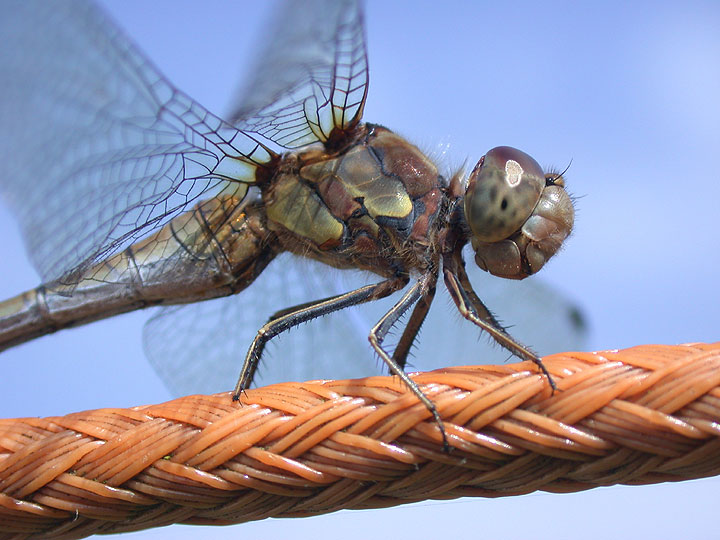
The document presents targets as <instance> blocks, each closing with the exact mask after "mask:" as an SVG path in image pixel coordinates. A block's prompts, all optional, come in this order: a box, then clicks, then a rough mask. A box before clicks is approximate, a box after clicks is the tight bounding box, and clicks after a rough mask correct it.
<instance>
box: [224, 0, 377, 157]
mask: <svg viewBox="0 0 720 540" xmlns="http://www.w3.org/2000/svg"><path fill="white" fill-rule="evenodd" d="M268 28H270V29H271V32H272V34H271V35H272V37H271V38H269V39H266V40H265V49H264V50H262V49H261V54H259V55H258V57H257V61H256V65H255V70H254V72H253V75H252V76H251V77H249V78H247V79H246V81H245V84H244V85H243V86H242V89H241V91H240V92H239V94H238V98H237V100H236V104H235V105H234V106H233V107H232V108H231V112H230V116H229V118H230V121H231V122H233V123H234V124H235V125H236V126H237V127H238V128H239V129H242V130H244V131H252V132H255V133H259V134H260V135H263V136H264V137H266V138H268V139H270V140H272V141H274V142H275V143H277V144H279V145H281V146H283V147H285V148H297V147H300V146H304V145H307V144H310V143H314V142H322V143H328V142H330V144H333V143H334V142H337V139H342V136H343V134H344V133H345V132H346V130H348V129H351V128H352V127H353V126H354V125H355V124H357V123H358V122H359V121H360V118H361V116H362V112H363V108H364V106H365V98H366V96H367V88H368V61H367V48H366V44H365V23H364V20H363V13H362V7H361V5H360V3H359V2H357V1H355V0H334V1H327V0H291V1H289V2H286V3H285V4H284V5H283V6H282V9H280V10H278V12H277V14H276V17H275V19H274V20H273V21H272V24H271V25H269V26H268ZM268 34H270V32H268ZM331 135H332V138H333V139H334V140H333V141H329V139H330V137H331Z"/></svg>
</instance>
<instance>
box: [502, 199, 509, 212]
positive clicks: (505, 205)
mask: <svg viewBox="0 0 720 540" xmlns="http://www.w3.org/2000/svg"><path fill="white" fill-rule="evenodd" d="M507 207H508V201H507V198H506V197H503V200H502V202H501V203H500V209H501V210H505V209H506V208H507Z"/></svg>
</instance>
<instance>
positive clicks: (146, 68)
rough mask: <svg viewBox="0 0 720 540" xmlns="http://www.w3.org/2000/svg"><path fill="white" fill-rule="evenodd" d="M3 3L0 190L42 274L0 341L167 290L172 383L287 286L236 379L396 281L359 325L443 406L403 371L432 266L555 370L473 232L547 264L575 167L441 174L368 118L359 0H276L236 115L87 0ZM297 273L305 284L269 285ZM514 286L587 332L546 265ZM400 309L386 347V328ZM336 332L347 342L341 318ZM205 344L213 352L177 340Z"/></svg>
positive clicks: (163, 328) (459, 300) (504, 164)
mask: <svg viewBox="0 0 720 540" xmlns="http://www.w3.org/2000/svg"><path fill="white" fill-rule="evenodd" d="M5 11H6V12H7V13H6V14H5V15H4V17H3V20H2V21H0V39H2V41H3V42H4V46H3V47H2V52H0V71H1V72H2V73H3V74H4V76H3V79H4V81H5V82H4V88H3V89H2V92H3V100H2V104H1V105H0V113H1V114H2V116H0V121H1V122H2V126H3V135H0V152H1V153H2V157H3V159H2V163H0V174H1V176H0V192H1V193H2V196H3V198H4V200H5V202H6V203H7V204H8V206H9V207H10V209H11V210H12V211H13V213H14V215H15V217H16V219H17V220H18V222H19V224H20V228H21V231H22V234H23V238H24V241H25V244H26V246H27V250H28V253H29V255H30V257H31V260H32V262H33V264H34V266H35V268H36V269H37V270H38V271H39V273H40V275H41V277H42V280H43V285H41V286H39V287H37V288H35V289H33V290H31V291H27V292H25V293H22V294H20V295H18V296H16V297H14V298H11V299H9V300H6V301H5V302H3V303H0V350H1V349H6V348H8V347H11V346H14V345H18V344H20V343H23V342H25V341H28V340H30V339H33V338H36V337H39V336H42V335H45V334H49V333H52V332H55V331H58V330H60V329H63V328H68V327H73V326H77V325H81V324H85V323H89V322H92V321H95V320H98V319H102V318H106V317H110V316H114V315H117V314H120V313H125V312H129V311H134V310H138V309H143V308H147V307H151V306H162V308H161V311H160V313H159V314H158V315H156V316H154V317H153V318H152V319H151V320H150V322H149V323H148V325H147V327H146V331H145V342H146V349H147V351H148V355H149V356H150V358H151V361H152V362H153V364H154V366H155V367H156V369H157V370H158V372H159V373H160V374H161V376H162V377H163V378H164V379H166V380H167V381H168V384H169V385H170V386H171V387H175V388H176V389H180V390H181V391H182V390H184V389H185V387H187V386H188V384H192V383H195V384H197V381H198V379H202V378H204V377H206V376H207V378H211V377H210V376H209V375H208V373H209V372H210V371H212V370H213V369H214V368H213V367H212V366H213V363H214V362H215V361H218V362H219V363H225V364H228V363H229V362H228V359H229V360H230V361H231V362H230V363H232V361H235V362H237V360H238V359H239V356H238V353H237V351H236V350H234V349H235V348H236V345H235V343H234V340H233V339H232V338H231V339H220V338H219V336H220V335H221V334H222V335H225V336H226V335H227V334H228V333H230V334H238V335H239V334H241V333H242V332H236V331H235V329H236V327H237V326H238V322H239V321H241V320H244V319H243V317H244V315H245V314H247V313H253V314H256V313H258V312H260V311H261V310H260V309H259V305H260V304H261V303H263V302H264V304H263V305H265V304H267V305H270V306H273V305H274V307H272V309H273V310H277V309H278V308H283V309H281V310H280V311H276V312H275V313H274V314H272V315H271V316H270V318H269V320H268V322H266V323H265V324H263V325H261V326H259V325H257V326H249V325H248V324H241V325H239V326H242V328H243V329H244V331H245V330H247V328H252V332H253V334H254V339H253V340H252V342H251V344H250V348H249V350H248V351H247V353H246V355H245V360H244V362H243V365H242V368H241V370H240V377H239V378H238V379H237V383H236V385H235V388H234V391H233V397H234V398H236V399H237V398H238V397H239V396H240V394H241V392H242V391H243V390H244V389H246V388H247V387H248V386H250V385H251V384H252V383H253V381H254V380H256V379H257V377H256V374H257V369H258V365H259V363H260V360H261V358H262V357H263V353H264V351H265V348H266V345H267V344H268V342H269V341H270V340H271V339H273V338H274V337H276V336H278V335H280V334H283V333H286V332H287V331H288V330H289V329H290V328H293V327H296V326H298V325H301V324H302V323H304V322H309V321H311V320H313V319H316V318H321V317H324V316H326V315H330V314H331V313H334V312H339V311H342V312H344V313H348V312H350V313H354V312H353V311H352V310H349V308H353V307H356V306H360V305H365V304H371V303H376V304H379V303H380V302H381V300H382V299H384V298H389V297H391V296H393V295H395V296H397V294H400V293H401V292H402V291H404V292H403V293H402V294H401V296H400V298H399V299H398V300H397V301H395V303H394V304H393V305H392V306H390V307H389V308H387V309H384V311H383V313H382V314H381V315H380V316H378V317H377V319H376V321H375V323H374V325H366V326H365V332H368V331H369V341H370V347H371V349H372V350H373V351H374V352H375V354H376V355H377V356H378V357H379V358H380V359H381V360H382V361H383V362H384V363H385V364H386V365H387V367H388V368H389V370H390V372H391V373H393V374H395V375H397V376H398V377H400V378H401V379H402V380H403V381H404V382H405V384H407V385H408V387H409V388H410V389H411V390H412V391H413V392H414V393H415V394H416V395H417V397H418V399H420V401H422V402H423V403H424V404H425V406H426V407H427V408H428V409H429V410H430V411H431V413H432V414H433V415H434V416H435V418H436V420H438V423H439V425H440V426H442V425H441V424H440V422H439V416H438V414H437V411H436V410H435V406H434V404H433V403H432V402H431V400H429V399H428V398H427V397H426V396H425V394H424V393H423V392H422V391H421V389H420V388H419V387H418V386H417V384H416V383H415V382H414V381H413V380H412V379H411V378H410V377H409V376H408V375H407V374H406V372H405V367H406V365H407V362H408V358H409V356H410V354H411V350H412V347H413V346H414V344H415V341H416V337H417V335H418V333H419V331H420V328H421V327H422V326H423V324H424V323H425V321H426V319H427V317H428V313H429V311H430V306H431V304H432V303H433V299H434V296H435V292H436V285H437V282H438V281H439V280H440V278H441V277H442V281H443V282H444V285H445V288H446V289H447V291H448V293H449V296H450V298H451V299H452V301H453V303H454V304H455V306H456V307H457V309H458V312H459V313H460V315H461V316H462V317H463V318H465V319H467V320H468V321H469V322H470V323H472V324H473V325H475V327H479V328H480V329H482V330H483V331H485V332H486V333H487V334H488V335H489V336H491V337H492V339H493V340H495V341H496V342H497V343H498V344H499V345H500V346H501V347H503V348H504V349H506V350H508V351H509V352H510V353H512V354H514V355H516V356H517V357H519V358H521V359H523V360H530V361H532V362H534V363H535V364H536V365H537V366H538V368H539V370H540V371H541V372H542V373H543V374H544V375H545V376H546V377H547V380H548V381H549V383H550V384H551V385H552V384H553V382H552V377H551V376H550V374H549V373H548V372H547V370H546V369H545V367H544V365H543V364H542V361H541V359H540V357H539V356H538V355H537V354H535V353H534V352H533V351H532V350H531V349H529V348H528V347H526V346H524V345H522V344H521V343H520V342H519V341H518V340H516V339H515V338H514V337H513V336H511V335H510V333H509V332H508V331H507V330H506V329H505V328H504V327H503V326H502V325H501V324H500V323H499V322H498V320H497V319H496V318H495V316H494V315H493V314H492V313H491V312H490V310H489V309H488V308H487V307H486V306H485V304H484V303H483V302H482V300H481V299H480V296H479V295H478V294H477V293H476V292H475V290H474V289H473V286H472V284H471V283H472V281H475V277H473V278H472V280H471V278H470V277H469V273H468V270H467V269H466V266H465V255H464V253H465V252H468V249H471V250H472V256H473V258H474V261H475V263H476V265H477V267H478V268H480V269H482V270H484V271H486V272H488V273H489V274H492V275H494V276H497V277H500V278H505V279H506V280H522V279H524V278H526V277H528V276H531V275H533V274H535V273H537V272H538V271H539V270H540V269H541V268H542V267H543V266H544V265H545V264H546V262H547V261H548V260H549V259H550V258H551V257H552V256H553V255H554V254H555V253H556V252H557V251H558V250H559V249H560V248H561V246H562V245H563V242H564V241H565V239H566V238H567V237H568V236H569V235H570V233H571V231H572V227H573V221H574V207H573V201H572V198H571V197H570V196H569V195H568V193H567V192H566V190H565V179H564V177H563V174H560V173H556V172H552V171H548V172H545V171H543V169H542V168H541V167H540V165H539V164H538V163H537V161H535V160H534V159H533V158H532V157H531V156H529V155H528V154H526V153H524V152H522V151H520V150H518V149H515V148H511V147H507V146H500V147H496V148H493V149H491V150H489V151H488V152H487V153H486V154H485V155H484V156H483V157H482V158H480V160H479V161H478V163H477V165H475V167H474V168H473V169H472V170H471V171H470V173H469V174H465V173H464V172H463V171H462V170H460V171H456V172H454V173H451V174H443V173H442V172H441V171H439V170H438V167H437V166H436V165H435V164H434V163H433V162H432V161H431V160H430V159H429V158H428V157H427V156H426V155H425V154H423V153H422V152H421V151H420V150H419V149H418V148H417V147H416V146H414V145H413V144H411V143H410V142H408V141H407V140H405V139H404V138H402V137H400V136H399V135H397V134H395V133H394V132H392V131H391V130H390V129H388V128H386V127H384V126H382V125H379V124H371V123H363V121H362V115H363V111H364V108H365V103H366V99H367V97H368V83H369V66H368V57H367V46H366V41H365V25H364V16H363V7H362V4H361V3H360V2H356V1H352V0H343V1H324V0H313V1H310V2H306V1H303V2H300V1H290V2H287V3H286V4H285V5H283V6H282V9H281V10H279V12H278V13H279V14H278V16H277V17H276V20H275V21H274V23H273V24H272V25H271V28H273V29H274V30H273V32H274V33H273V37H272V38H271V39H268V41H267V43H266V45H265V49H264V51H263V52H262V54H261V55H260V56H259V58H260V60H259V61H258V63H257V66H256V68H255V70H254V73H253V75H252V76H251V77H250V78H249V79H248V83H247V84H246V86H245V88H244V90H243V91H241V92H240V93H239V94H238V99H237V100H236V102H235V104H234V106H233V107H232V108H231V110H230V112H229V113H228V114H227V115H226V116H225V119H223V118H220V117H219V116H216V115H214V114H212V113H211V112H209V111H207V110H206V109H205V108H204V107H202V106H201V105H199V104H198V103H197V102H195V101H194V100H192V99H191V98H190V97H188V96H187V95H185V94H184V93H182V92H181V91H179V90H177V89H176V88H175V87H174V86H173V85H172V84H170V83H169V82H168V81H167V80H166V79H165V78H164V77H163V76H162V75H161V74H160V72H159V71H158V70H157V69H156V68H155V67H154V66H153V65H152V63H151V62H150V61H149V60H147V59H146V58H145V57H144V55H143V54H142V53H141V52H140V51H139V50H138V49H137V47H136V46H135V45H133V44H132V42H131V41H130V40H129V39H128V38H127V37H126V36H125V35H124V34H123V32H122V31H121V30H120V29H119V28H118V27H117V26H115V25H114V23H113V22H112V21H111V20H110V19H109V17H108V16H107V15H105V14H104V13H103V12H102V10H100V9H99V8H98V7H97V6H95V5H94V4H92V3H89V2H76V3H73V4H70V3H63V4H60V5H49V4H46V3H40V2H39V3H37V4H35V3H29V2H15V3H10V4H8V6H6V10H5ZM29 29H32V31H29ZM468 246H469V248H468ZM286 254H291V255H292V256H293V257H294V258H293V259H292V260H288V258H287V257H285V255H286ZM298 259H302V260H304V261H309V262H308V263H307V264H306V265H305V266H303V263H302V262H298ZM318 266H324V267H332V268H334V269H337V270H342V271H344V272H345V273H348V272H350V271H353V270H354V271H361V272H363V276H364V277H365V278H366V277H367V276H368V275H371V276H375V279H374V280H372V281H371V282H370V283H366V284H362V285H357V286H356V285H352V286H350V285H347V283H352V282H353V280H354V279H356V278H355V277H352V278H349V279H347V280H345V281H343V279H335V278H332V279H326V278H324V277H320V278H319V277H318V275H319V273H320V271H319V270H317V268H318ZM292 275H295V276H296V277H295V279H294V280H293V278H292ZM351 275H353V276H355V275H356V274H352V273H351ZM298 281H302V282H304V285H306V286H307V287H306V288H309V290H310V293H309V294H310V295H311V296H310V297H309V298H308V299H305V300H303V301H301V302H299V303H296V304H275V300H276V299H277V297H278V296H279V295H278V291H280V292H283V291H286V290H287V289H289V288H291V287H292V286H294V285H297V282H298ZM261 283H263V284H262V286H261ZM344 283H345V287H346V288H345V290H341V289H342V287H343V284H344ZM308 284H309V285H308ZM487 288H489V289H492V286H489V285H488V286H487ZM338 290H340V292H338ZM238 293H241V294H238ZM396 293H397V294H396ZM313 295H314V296H313ZM522 295H523V296H524V297H527V298H528V299H529V298H530V297H532V296H533V295H536V296H537V297H538V299H537V301H536V303H537V304H542V305H544V308H541V309H547V311H548V312H551V311H553V310H555V311H562V313H563V315H564V316H566V317H565V318H566V319H567V320H566V322H565V323H562V324H564V325H565V326H571V327H572V329H571V330H570V331H569V333H570V334H571V335H573V337H576V335H577V334H578V333H579V330H578V329H579V328H581V325H580V324H577V321H578V318H577V317H578V316H577V311H575V310H573V309H572V308H571V307H568V305H567V304H566V303H563V302H559V303H557V302H556V303H554V304H553V302H552V301H548V298H549V297H552V296H554V295H553V293H547V292H544V291H543V290H542V287H540V286H537V285H535V286H531V287H529V288H525V289H524V292H523V293H522ZM270 313H272V311H270V312H268V313H267V314H265V315H264V316H267V315H268V314H270ZM404 317H407V318H406V319H404ZM177 321H179V322H177ZM567 321H571V322H570V323H568V322H567ZM355 322H357V321H355ZM401 322H404V329H403V330H402V332H401V334H400V337H399V339H398V341H397V343H396V345H395V347H394V348H393V349H392V351H390V350H389V348H388V347H387V345H386V339H387V337H388V335H389V334H390V333H391V331H392V330H393V329H394V328H395V327H396V326H399V325H400V323H401ZM573 323H574V324H573ZM433 324H435V323H433ZM444 324H445V325H446V326H449V325H448V324H447V322H445V323H444ZM351 326H354V327H357V326H358V325H357V324H355V325H351ZM558 326H561V324H558ZM258 328H259V330H258ZM173 329H174V330H173ZM329 330H330V331H333V328H330V329H329ZM452 331H454V329H453V330H449V332H452ZM168 336H172V339H170V338H169V337H168ZM336 339H337V342H338V343H343V344H344V343H345V340H344V337H343V334H342V332H341V331H340V329H338V332H337V333H336ZM326 340H327V341H329V340H330V338H327V337H326V336H324V335H323V336H320V338H319V342H320V344H322V342H323V341H326ZM228 342H230V345H228ZM198 346H202V347H203V354H202V355H201V356H202V358H203V359H204V360H203V361H202V362H198V361H197V358H191V356H190V355H189V354H188V353H187V352H185V351H187V350H197V349H198ZM226 346H229V347H230V349H231V351H230V352H228V351H226V350H225V347H226ZM246 346H247V344H246ZM320 349H323V347H320ZM324 349H325V350H326V351H327V350H328V349H331V348H330V347H325V348H324ZM473 350H474V349H473ZM179 351H180V352H179ZM307 351H308V349H307V348H305V349H303V350H301V351H300V352H301V353H303V352H305V353H307ZM331 352H332V351H331ZM335 352H337V349H336V350H335ZM322 354H323V353H322V351H317V350H315V349H313V356H320V355H322ZM325 354H328V353H327V352H326V353H325ZM350 361H351V360H350ZM305 362H310V361H309V360H306V361H305ZM191 364H197V365H195V366H194V367H191ZM192 369H195V370H199V375H198V376H195V375H194V373H198V371H195V372H193V371H192ZM216 371H217V370H216ZM188 372H190V373H193V375H191V376H188V375H187V373H188ZM183 374H184V375H183ZM188 381H191V383H188Z"/></svg>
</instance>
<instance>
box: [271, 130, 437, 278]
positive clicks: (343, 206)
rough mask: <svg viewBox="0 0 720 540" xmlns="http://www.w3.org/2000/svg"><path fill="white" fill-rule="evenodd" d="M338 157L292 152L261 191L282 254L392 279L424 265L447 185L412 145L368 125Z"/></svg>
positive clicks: (389, 132)
mask: <svg viewBox="0 0 720 540" xmlns="http://www.w3.org/2000/svg"><path fill="white" fill-rule="evenodd" d="M361 132H362V136H361V137H360V139H359V140H358V142H357V144H355V145H353V146H351V147H350V148H348V149H346V150H345V151H343V152H342V153H339V154H335V155H332V154H327V153H325V152H320V151H318V150H310V151H308V152H302V153H298V154H288V155H286V156H285V158H284V160H283V162H282V163H281V164H280V167H279V169H278V172H277V174H276V175H275V176H274V177H273V179H272V180H271V182H270V184H269V186H268V187H267V188H266V189H264V190H263V191H264V193H263V200H264V203H265V210H266V213H267V217H268V228H269V229H270V230H271V231H273V232H274V233H276V234H277V236H278V238H279V241H280V242H281V244H282V245H283V247H284V248H285V249H287V250H288V251H292V252H294V253H297V254H302V255H307V254H308V253H309V254H311V256H312V257H313V258H315V259H318V260H321V261H323V262H325V263H328V264H331V265H332V266H335V267H339V268H349V267H360V268H364V269H367V270H371V271H374V272H376V273H378V274H380V275H393V274H395V273H397V271H398V269H401V271H407V270H409V269H410V268H413V267H422V268H424V267H425V266H426V265H425V264H423V263H422V262H421V261H420V260H419V259H418V255H420V254H422V253H424V252H425V251H427V248H428V242H429V236H430V233H431V230H432V228H433V227H434V226H435V221H436V219H437V217H438V215H439V210H440V205H441V203H442V201H443V190H444V189H445V187H444V179H443V178H442V177H441V176H440V175H439V173H438V170H437V168H436V167H435V165H434V164H433V163H432V162H431V161H430V160H429V159H428V158H427V157H426V156H425V155H424V154H423V153H422V152H420V150H418V149H417V148H416V147H415V146H413V145H412V144H410V143H408V142H407V141H405V140H404V139H403V138H401V137H400V136H398V135H396V134H395V133H393V132H391V131H390V130H388V129H386V128H383V127H380V126H374V125H370V124H366V125H364V126H361Z"/></svg>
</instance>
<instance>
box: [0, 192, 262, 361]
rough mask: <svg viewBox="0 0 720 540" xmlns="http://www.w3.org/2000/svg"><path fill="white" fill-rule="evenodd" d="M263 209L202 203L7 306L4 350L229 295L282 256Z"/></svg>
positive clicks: (1, 316)
mask: <svg viewBox="0 0 720 540" xmlns="http://www.w3.org/2000/svg"><path fill="white" fill-rule="evenodd" d="M275 254H276V250H275V248H274V245H273V243H272V242H271V241H270V240H269V235H268V233H267V232H266V231H265V229H264V225H263V218H262V212H261V210H260V209H259V208H258V207H255V206H253V205H245V206H243V205H242V203H241V202H240V201H238V200H237V199H235V198H233V197H216V198H214V199H212V200H209V201H203V202H201V203H199V204H197V205H196V206H195V208H193V209H192V210H190V211H188V212H185V213H183V214H181V215H180V216H178V217H176V218H174V219H173V220H172V221H170V222H169V223H168V224H167V225H165V226H164V227H162V228H161V229H160V230H158V231H157V232H156V233H154V234H152V235H151V236H149V237H147V238H145V239H143V240H141V241H140V242H137V243H135V244H132V245H130V246H129V247H127V248H126V249H125V250H124V251H122V252H120V253H117V254H115V255H113V256H111V257H109V258H107V259H105V260H104V261H101V262H99V263H98V264H96V265H94V266H92V267H90V268H89V269H88V270H86V271H85V272H82V274H81V276H82V277H80V278H74V279H70V278H65V279H62V280H58V281H56V282H53V283H49V284H46V285H42V286H40V287H38V288H36V289H33V290H30V291H27V292H25V293H22V294H20V295H18V296H16V297H14V298H11V299H9V300H6V301H4V302H2V303H0V350H3V349H6V348H8V347H12V346H14V345H18V344H20V343H23V342H25V341H28V340H30V339H33V338H36V337H39V336H42V335H45V334H49V333H52V332H55V331H57V330H60V329H63V328H68V327H71V326H77V325H80V324H85V323H88V322H92V321H96V320H100V319H104V318H106V317H110V316H113V315H117V314H120V313H126V312H129V311H134V310H137V309H142V308H145V307H149V306H155V305H170V304H184V303H189V302H196V301H199V300H206V299H210V298H218V297H221V296H229V295H231V294H234V293H237V292H239V291H241V290H243V289H244V288H245V287H247V286H248V285H249V284H250V283H252V282H253V281H254V280H255V278H256V277H257V276H258V275H259V274H260V272H262V270H263V269H264V268H265V266H267V264H268V263H269V262H270V261H271V260H272V259H273V258H274V257H275Z"/></svg>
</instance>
